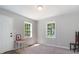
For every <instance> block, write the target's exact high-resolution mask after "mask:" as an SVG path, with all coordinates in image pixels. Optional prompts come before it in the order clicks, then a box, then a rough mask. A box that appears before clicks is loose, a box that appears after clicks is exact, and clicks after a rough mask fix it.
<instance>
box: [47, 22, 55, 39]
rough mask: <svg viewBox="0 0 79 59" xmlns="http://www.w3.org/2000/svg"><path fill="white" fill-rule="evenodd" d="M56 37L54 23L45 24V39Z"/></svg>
mask: <svg viewBox="0 0 79 59" xmlns="http://www.w3.org/2000/svg"><path fill="white" fill-rule="evenodd" d="M55 35H56V23H55V22H51V23H48V24H47V37H48V38H55Z"/></svg>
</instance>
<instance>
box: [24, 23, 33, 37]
mask: <svg viewBox="0 0 79 59" xmlns="http://www.w3.org/2000/svg"><path fill="white" fill-rule="evenodd" d="M24 35H25V36H26V37H32V24H31V23H29V22H24Z"/></svg>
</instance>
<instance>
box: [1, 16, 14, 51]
mask: <svg viewBox="0 0 79 59" xmlns="http://www.w3.org/2000/svg"><path fill="white" fill-rule="evenodd" d="M11 33H13V20H12V18H9V17H7V16H4V15H0V53H3V52H6V51H9V50H12V49H13V47H14V40H13V37H10V36H11Z"/></svg>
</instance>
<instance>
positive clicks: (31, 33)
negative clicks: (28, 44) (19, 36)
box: [24, 21, 32, 38]
mask: <svg viewBox="0 0 79 59" xmlns="http://www.w3.org/2000/svg"><path fill="white" fill-rule="evenodd" d="M25 23H27V24H30V25H31V26H30V31H31V33H30V36H25ZM24 37H26V38H32V23H30V22H27V21H24Z"/></svg>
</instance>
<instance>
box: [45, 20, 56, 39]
mask: <svg viewBox="0 0 79 59" xmlns="http://www.w3.org/2000/svg"><path fill="white" fill-rule="evenodd" d="M51 23H54V24H55V30H54V35H53V34H52V35H51V36H48V24H51ZM52 30H53V29H52ZM49 32H50V31H49ZM46 37H47V38H56V22H55V21H50V22H48V23H47V24H46Z"/></svg>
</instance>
